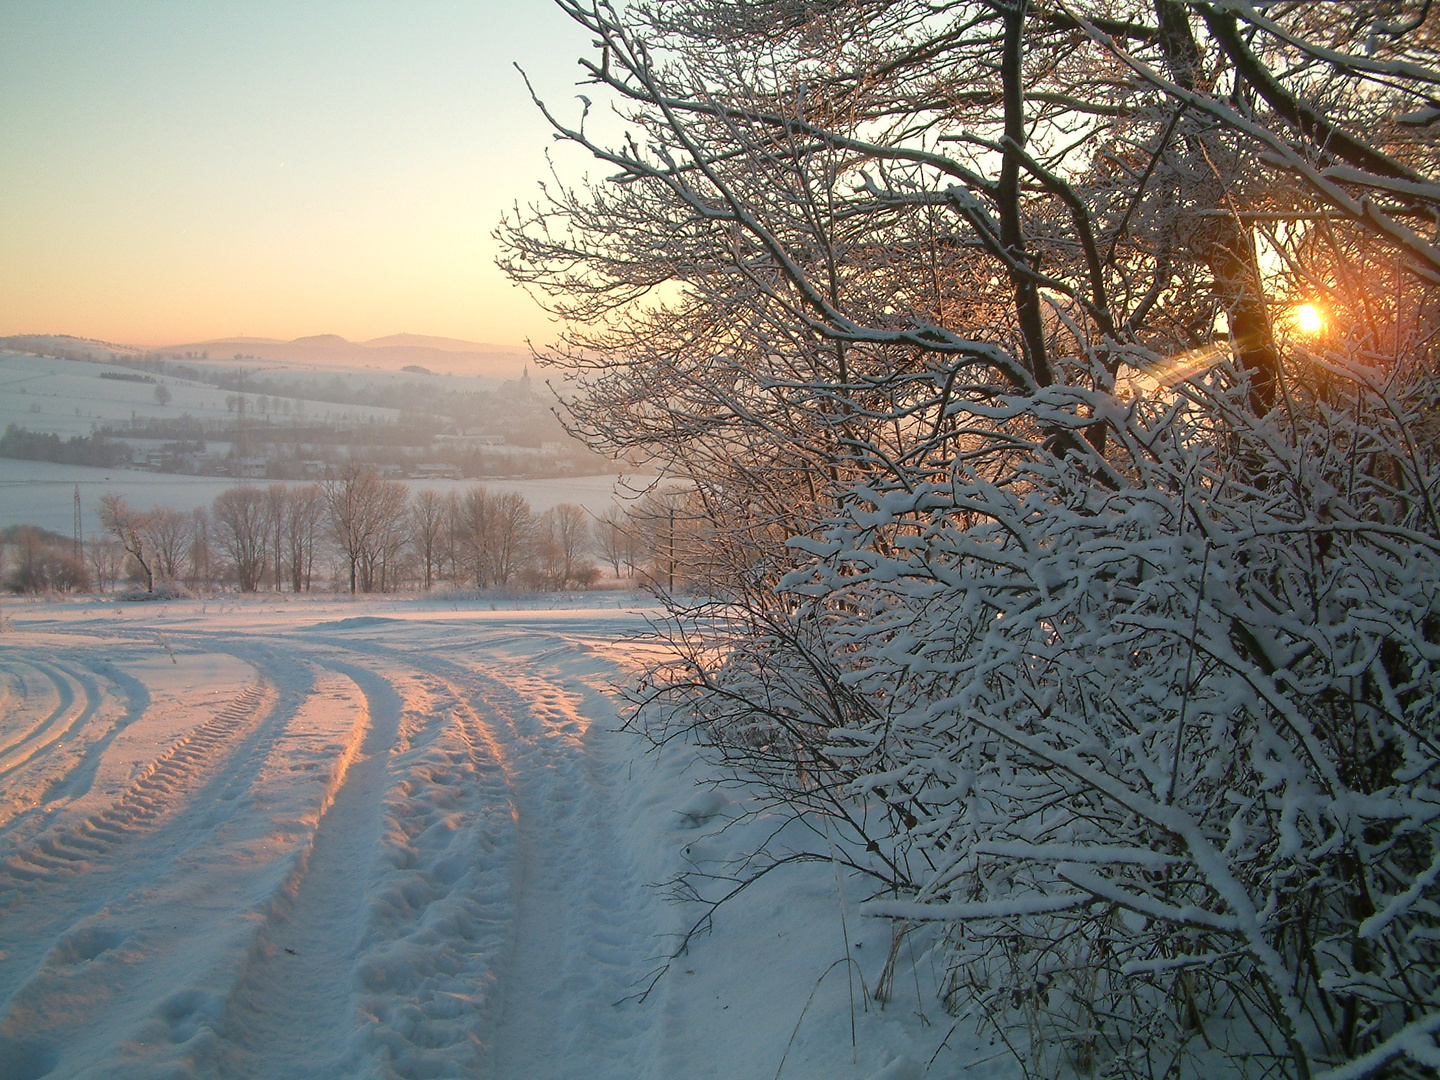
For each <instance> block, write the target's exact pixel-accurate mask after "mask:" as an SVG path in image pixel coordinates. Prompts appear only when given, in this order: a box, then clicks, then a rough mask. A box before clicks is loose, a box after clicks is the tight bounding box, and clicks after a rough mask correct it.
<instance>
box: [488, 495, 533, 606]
mask: <svg viewBox="0 0 1440 1080" xmlns="http://www.w3.org/2000/svg"><path fill="white" fill-rule="evenodd" d="M490 504H491V506H490V516H489V527H488V530H487V532H486V536H485V551H484V558H485V565H486V567H487V574H488V577H489V580H490V584H491V585H492V586H493V587H494V588H497V589H503V588H506V587H507V586H508V585H509V584H510V582H511V581H512V580H514V578H515V577H516V576H517V575H518V574H519V572H520V570H521V568H522V567H523V566H524V565H525V562H526V560H527V559H528V558H529V557H530V554H531V545H532V543H533V541H534V536H535V515H534V513H533V512H532V511H531V509H530V504H529V502H527V501H526V499H525V496H523V495H521V494H520V493H519V492H518V491H502V492H500V493H498V494H492V495H491V496H490Z"/></svg>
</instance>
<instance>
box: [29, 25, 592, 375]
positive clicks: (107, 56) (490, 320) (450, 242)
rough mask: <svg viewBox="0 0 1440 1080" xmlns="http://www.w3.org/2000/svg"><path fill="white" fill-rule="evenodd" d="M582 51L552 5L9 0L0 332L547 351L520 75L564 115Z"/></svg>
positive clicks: (533, 147)
mask: <svg viewBox="0 0 1440 1080" xmlns="http://www.w3.org/2000/svg"><path fill="white" fill-rule="evenodd" d="M585 46H586V35H585V34H584V33H583V32H582V31H581V30H579V28H577V27H575V26H574V25H573V24H572V23H570V22H569V20H568V19H566V18H565V16H564V15H563V14H562V13H561V12H560V11H559V10H558V9H556V8H555V7H554V6H553V5H552V4H551V3H550V2H549V0H509V2H507V0H404V2H398V0H349V2H345V3H328V2H315V0H306V2H304V3H295V2H293V0H286V2H279V0H233V2H232V0H223V2H222V0H44V2H40V3H37V2H35V0H0V335H6V334H22V333H64V334H73V335H76V336H80V337H91V338H99V339H101V340H105V341H112V342H119V343H124V344H134V345H147V346H155V345H165V344H180V343H188V342H196V341H205V340H211V339H216V338H222V337H231V336H239V335H244V336H249V337H269V338H281V339H289V338H294V337H299V336H303V335H309V334H322V333H323V334H339V335H341V336H343V337H346V338H349V339H351V340H357V341H358V340H365V339H368V338H373V337H382V336H385V335H389V334H396V333H415V334H433V335H439V336H444V337H454V338H463V339H466V340H471V341H479V342H487V343H493V344H497V345H519V344H521V343H523V342H524V341H525V340H526V339H534V340H535V343H536V344H537V345H538V344H543V343H544V342H545V341H548V340H550V339H551V338H553V336H554V327H553V324H551V323H550V322H549V320H548V319H547V318H546V316H545V315H544V313H543V312H542V311H541V310H540V308H539V307H538V306H537V305H536V304H534V303H533V302H532V301H531V300H530V299H529V298H528V297H527V296H526V294H525V293H524V292H523V290H520V289H519V288H517V287H515V286H513V285H511V284H510V283H509V282H507V281H506V280H505V279H504V277H503V275H502V274H501V273H500V271H499V270H498V269H497V268H496V267H495V258H496V255H497V252H498V248H497V245H496V242H495V241H494V240H493V239H492V237H491V232H492V230H493V229H494V228H495V227H496V225H497V224H498V222H499V220H500V218H501V216H502V214H504V213H505V211H506V210H507V209H509V208H510V207H511V206H512V205H513V204H514V203H515V202H516V201H517V200H519V201H521V202H526V201H529V200H531V199H533V198H535V197H536V195H537V193H538V184H539V182H540V180H541V179H543V178H544V177H545V176H546V175H547V172H548V166H547V164H546V158H545V154H546V151H547V149H549V148H551V147H552V146H555V145H556V144H555V143H554V142H553V140H552V139H551V137H550V133H549V131H548V129H547V127H546V125H545V123H544V120H543V119H542V117H541V116H540V115H539V113H538V111H537V110H536V109H535V107H534V105H533V104H532V103H531V102H530V99H529V96H528V92H527V91H526V89H525V85H524V82H523V81H522V79H521V77H520V75H519V74H518V73H517V72H516V70H515V68H514V66H513V65H514V64H517V63H518V64H519V65H520V66H521V67H523V68H524V69H525V70H526V71H527V73H528V74H529V75H530V77H531V79H532V81H533V82H534V83H535V85H536V89H537V91H538V92H539V93H540V94H541V96H542V97H544V98H545V99H546V101H547V102H548V103H551V104H552V105H555V106H558V107H559V108H560V109H561V112H562V115H568V114H569V113H570V112H571V111H574V112H577V113H578V110H579V107H580V106H579V104H578V102H576V101H575V100H574V95H575V94H577V93H580V92H582V91H581V90H580V89H578V88H577V87H576V86H575V82H576V80H577V78H578V77H579V69H578V67H577V66H576V64H575V60H576V58H577V57H578V56H580V55H581V54H582V53H583V52H584V51H585ZM555 152H556V154H557V155H562V156H561V158H560V164H561V166H562V168H565V169H566V170H567V171H570V170H573V171H574V173H575V174H578V173H579V172H581V171H583V169H584V167H585V166H584V164H583V163H582V162H581V161H580V159H579V158H578V157H577V156H576V154H577V152H576V151H573V150H571V149H569V148H566V147H557V149H556V151H555ZM565 154H569V155H570V157H569V159H568V161H567V160H566V159H565V158H564V157H563V155H565Z"/></svg>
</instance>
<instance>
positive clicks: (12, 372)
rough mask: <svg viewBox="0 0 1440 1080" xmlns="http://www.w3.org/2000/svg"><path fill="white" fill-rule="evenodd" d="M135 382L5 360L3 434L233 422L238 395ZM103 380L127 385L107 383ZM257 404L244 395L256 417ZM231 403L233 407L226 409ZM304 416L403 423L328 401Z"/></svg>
mask: <svg viewBox="0 0 1440 1080" xmlns="http://www.w3.org/2000/svg"><path fill="white" fill-rule="evenodd" d="M256 370H259V369H256ZM137 374H140V373H138V372H136V371H134V370H131V369H128V368H124V367H119V366H116V365H111V364H94V363H89V362H87V361H82V360H57V359H54V358H52V357H45V356H31V355H29V354H27V353H0V430H3V429H4V427H5V426H6V425H7V424H19V425H20V426H21V427H25V428H29V429H30V430H31V431H47V432H55V433H56V434H58V435H61V436H65V437H68V436H71V435H89V434H90V433H91V432H92V431H93V430H94V429H95V427H96V426H97V425H104V424H124V423H128V422H129V421H130V420H131V418H132V417H136V416H138V417H140V418H158V419H171V420H173V419H177V418H179V417H181V416H185V415H189V416H192V417H194V418H195V419H197V420H226V419H229V420H233V419H234V418H235V414H234V402H233V398H234V397H235V396H236V395H235V393H234V392H233V391H229V390H222V389H220V388H219V387H216V386H211V385H209V384H208V383H199V382H192V381H190V380H188V379H179V378H175V377H173V376H170V375H165V376H159V377H155V376H152V378H154V379H155V381H154V382H153V383H150V382H140V381H132V380H133V379H134V376H136V375H137ZM102 375H112V376H113V375H124V376H127V377H128V378H126V379H116V378H109V379H102V378H101V376H102ZM160 385H164V387H165V389H166V390H168V391H170V402H169V404H166V405H160V404H158V403H157V402H156V401H155V389H156V387H157V386H160ZM258 396H259V395H256V394H248V395H246V397H247V398H248V400H249V401H250V408H251V409H252V410H253V409H255V408H256V405H255V399H256V398H257V397H258ZM227 398H229V399H232V400H231V402H230V403H229V404H227V403H226V399H227ZM304 408H305V416H306V417H307V418H309V419H311V420H332V421H341V420H347V419H348V420H352V421H356V422H367V421H372V420H373V421H394V420H395V419H396V418H397V417H398V416H399V415H400V413H399V410H397V409H385V408H376V407H373V406H369V405H337V404H333V403H330V402H323V401H306V402H304Z"/></svg>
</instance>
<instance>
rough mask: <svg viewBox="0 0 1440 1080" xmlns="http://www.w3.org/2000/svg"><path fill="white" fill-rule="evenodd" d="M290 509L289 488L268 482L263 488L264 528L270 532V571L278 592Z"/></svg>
mask: <svg viewBox="0 0 1440 1080" xmlns="http://www.w3.org/2000/svg"><path fill="white" fill-rule="evenodd" d="M289 510H290V489H289V487H287V486H286V485H285V484H270V485H268V486H267V487H266V488H265V513H266V516H267V517H268V518H269V520H268V522H267V523H266V530H267V531H268V532H269V534H270V572H271V575H272V577H271V581H272V582H273V584H274V586H275V591H276V592H280V591H281V590H282V588H283V582H284V580H285V550H286V544H285V521H286V518H287V517H288V516H289Z"/></svg>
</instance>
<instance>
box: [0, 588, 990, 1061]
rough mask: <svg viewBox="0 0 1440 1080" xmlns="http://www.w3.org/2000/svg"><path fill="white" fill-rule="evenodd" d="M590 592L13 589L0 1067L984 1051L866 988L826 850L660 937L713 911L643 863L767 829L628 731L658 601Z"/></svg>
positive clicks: (712, 867) (986, 1051)
mask: <svg viewBox="0 0 1440 1080" xmlns="http://www.w3.org/2000/svg"><path fill="white" fill-rule="evenodd" d="M594 603H595V602H594V601H592V600H589V599H588V598H587V599H577V600H575V601H574V602H573V603H572V604H571V606H564V604H563V603H559V602H557V601H554V600H553V599H552V600H543V601H542V600H538V599H537V600H536V601H535V603H534V604H533V605H531V606H525V605H523V604H520V603H518V602H516V603H514V604H512V605H511V606H509V607H508V608H507V607H503V606H501V607H498V608H497V606H496V605H493V604H491V603H489V602H478V603H477V602H471V603H470V604H468V605H466V604H462V603H460V602H458V601H451V602H443V601H437V600H433V599H429V600H423V601H421V600H391V601H388V602H384V601H361V602H350V601H342V600H336V599H333V598H332V599H328V600H321V599H311V598H305V599H295V600H289V601H282V600H281V599H280V598H278V597H268V598H254V599H251V600H249V601H241V600H236V599H233V598H225V599H222V600H219V601H216V600H210V601H208V602H201V601H184V602H173V603H164V604H160V603H156V604H123V603H105V602H100V601H95V600H81V601H72V602H60V601H35V602H22V601H16V600H11V601H6V602H5V603H4V605H3V606H0V628H3V629H0V1075H3V1076H5V1077H6V1078H7V1080H32V1078H36V1077H41V1076H55V1077H61V1076H63V1077H77V1078H78V1077H102V1076H103V1077H159V1076H166V1077H171V1076H174V1077H188V1076H214V1077H249V1078H261V1077H263V1078H276V1080H279V1078H286V1077H294V1078H297V1080H299V1078H304V1080H317V1078H321V1077H350V1076H357V1077H358V1076H366V1077H370V1076H374V1077H441V1076H486V1077H496V1078H508V1077H515V1078H520V1077H524V1078H526V1080H544V1078H549V1077H554V1078H559V1077H581V1076H583V1077H587V1078H588V1077H594V1078H604V1077H615V1078H617V1080H618V1078H637V1077H653V1078H656V1080H660V1078H667V1080H668V1078H681V1077H684V1078H698V1077H714V1078H731V1077H733V1078H735V1080H741V1078H747V1080H748V1078H753V1077H771V1076H782V1077H785V1078H789V1080H799V1078H804V1077H812V1078H816V1080H819V1078H822V1077H823V1078H826V1080H830V1078H842V1077H856V1078H871V1077H874V1078H884V1080H913V1078H918V1077H920V1076H922V1075H925V1069H924V1068H923V1065H924V1063H925V1062H927V1061H929V1060H930V1059H931V1057H932V1055H934V1054H935V1053H936V1052H937V1047H941V1046H942V1043H943V1046H944V1048H943V1050H942V1051H940V1056H939V1057H938V1059H937V1064H936V1068H937V1069H940V1070H943V1071H942V1072H941V1073H934V1072H932V1075H936V1074H943V1075H946V1076H954V1075H960V1074H961V1073H960V1072H959V1071H958V1070H959V1069H960V1063H961V1062H966V1061H977V1060H980V1059H987V1058H993V1057H994V1055H995V1049H994V1048H993V1047H989V1048H982V1044H980V1043H977V1042H976V1041H975V1040H974V1039H971V1038H965V1037H962V1036H963V1032H961V1031H956V1030H954V1029H953V1028H952V1024H953V1023H954V1021H953V1020H952V1019H951V1018H950V1017H948V1016H946V1014H945V1013H944V1012H943V1011H942V1010H940V1009H939V1007H938V1005H937V1003H936V1001H935V999H934V987H933V986H931V985H929V983H928V979H926V978H925V977H924V976H923V975H921V974H918V973H917V974H916V975H915V976H914V978H913V987H911V988H909V989H906V988H905V987H904V986H902V987H901V988H900V989H899V990H897V991H896V993H895V994H894V996H893V1000H891V1001H890V1002H889V1004H888V1006H887V1007H886V1008H885V1009H883V1010H882V1009H881V1008H880V1006H878V1005H877V1004H876V1003H875V1002H874V1001H873V1000H872V999H871V996H870V994H869V992H868V991H869V990H871V989H873V988H874V987H875V986H876V985H877V984H878V980H879V979H880V976H881V972H882V968H883V967H884V965H885V961H886V959H887V954H888V951H889V947H890V931H889V928H888V925H887V924H885V923H882V922H880V921H878V920H869V919H865V918H863V917H862V916H861V915H860V914H859V912H858V902H859V901H860V900H861V899H863V897H862V894H861V888H860V886H859V884H858V883H856V882H854V881H851V880H848V879H846V878H844V877H842V876H839V875H837V874H836V872H835V871H834V870H833V869H832V868H830V867H825V866H821V865H819V864H815V863H807V864H804V865H801V866H799V867H797V868H795V869H794V870H793V871H785V872H783V873H777V874H772V875H771V876H769V877H767V878H765V879H764V880H762V881H761V882H759V883H757V884H756V885H755V886H753V887H752V888H750V889H748V890H746V891H745V892H744V893H742V894H741V895H739V896H737V897H736V898H735V899H734V900H732V901H729V902H728V903H727V904H725V905H723V906H722V907H721V908H720V909H718V910H717V911H716V912H715V915H714V919H713V926H712V927H711V930H710V932H709V933H706V934H702V935H700V936H697V937H695V938H693V939H692V940H691V943H690V947H689V948H688V950H686V951H685V952H684V953H683V954H681V955H678V956H672V954H673V953H675V952H676V945H677V942H678V941H680V939H681V935H683V933H684V932H685V931H686V930H688V929H689V928H690V927H691V926H692V925H694V924H695V922H696V920H697V918H700V917H701V916H703V914H704V912H703V910H701V909H700V908H699V906H698V905H696V904H695V903H693V902H682V901H680V900H679V899H677V897H675V896H674V895H672V892H671V891H670V890H667V889H666V888H664V887H662V886H663V883H665V882H670V881H673V880H674V879H675V878H676V875H677V874H679V873H681V872H682V871H684V870H687V869H688V870H692V871H694V870H700V871H702V872H704V873H708V874H713V875H718V877H719V878H720V879H723V878H724V877H725V875H728V874H731V873H733V872H734V867H735V865H736V862H735V860H736V859H738V858H739V857H741V856H743V854H744V853H745V852H746V851H747V850H753V847H754V845H756V844H757V843H758V842H759V839H760V838H761V837H763V836H766V835H767V834H768V833H770V832H772V831H773V830H774V827H775V826H774V821H773V820H772V819H770V818H769V817H768V815H767V814H766V813H765V812H764V810H763V807H761V806H759V804H757V803H754V802H753V797H752V794H751V793H750V792H749V791H748V790H747V789H744V788H734V787H732V788H728V789H725V790H715V789H712V788H711V787H709V786H708V785H704V784H701V783H699V782H698V781H700V780H701V779H703V777H704V776H705V770H704V767H703V764H702V763H701V762H700V761H699V759H698V758H697V756H696V752H695V751H694V749H692V748H688V747H685V746H681V745H679V744H675V745H672V746H670V747H669V748H668V749H667V750H666V751H665V752H664V753H663V754H661V755H658V756H657V755H654V754H646V753H644V752H643V748H642V745H641V743H640V740H639V739H638V738H636V737H635V736H633V735H631V734H628V733H625V732H621V731H617V730H616V727H617V724H616V700H615V697H614V687H615V685H616V684H617V683H618V682H621V681H623V680H624V679H625V678H627V677H628V675H629V674H630V673H631V672H633V670H634V669H635V667H636V665H637V664H639V663H641V662H643V659H644V657H645V655H646V646H645V645H644V644H643V643H641V642H638V641H636V640H634V639H633V636H634V635H635V634H637V633H639V632H640V631H642V630H643V629H644V628H645V625H646V615H647V608H646V606H645V604H644V602H642V601H640V600H639V599H638V598H636V597H632V596H625V597H621V598H620V599H619V600H618V601H617V600H615V599H610V600H608V601H607V603H608V604H610V605H611V606H609V607H603V608H602V607H598V606H580V605H585V604H588V605H593V604H594ZM724 826H728V828H723V831H722V827H724ZM924 970H925V968H924V964H923V963H922V964H921V965H920V967H919V968H918V969H917V972H923V971H924ZM657 976H659V978H658V981H657V980H656V977H657ZM909 980H910V976H908V975H907V976H906V982H907V985H908V982H909ZM652 986H653V989H650V992H649V993H648V994H647V993H646V992H645V991H646V990H647V988H651V987H652ZM907 994H908V998H907ZM918 1012H924V1013H926V1014H927V1015H928V1018H929V1022H930V1025H931V1026H926V1025H925V1024H924V1023H922V1022H921V1021H920V1020H919V1018H918V1016H917V1013H918ZM852 1040H853V1041H852ZM947 1040H948V1041H947ZM1003 1066H1004V1060H1003V1059H1001V1060H999V1061H993V1062H992V1063H991V1064H988V1065H980V1066H977V1067H976V1069H975V1071H973V1072H967V1073H965V1075H974V1076H988V1075H991V1074H992V1070H995V1069H1002V1067H1003ZM777 1070H778V1071H777Z"/></svg>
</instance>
